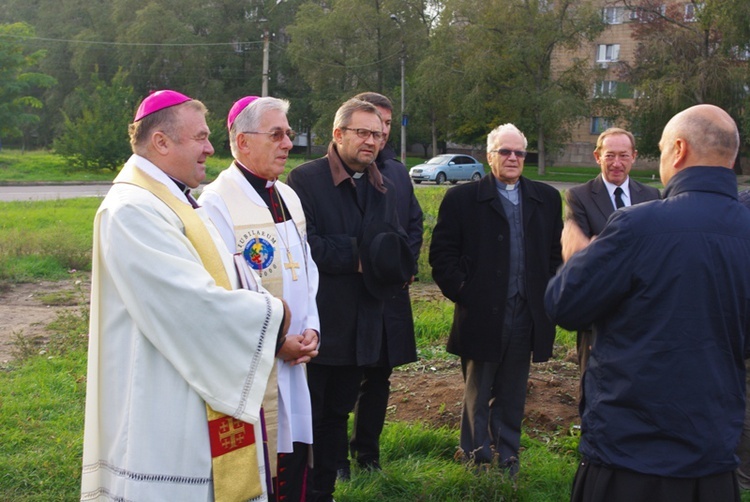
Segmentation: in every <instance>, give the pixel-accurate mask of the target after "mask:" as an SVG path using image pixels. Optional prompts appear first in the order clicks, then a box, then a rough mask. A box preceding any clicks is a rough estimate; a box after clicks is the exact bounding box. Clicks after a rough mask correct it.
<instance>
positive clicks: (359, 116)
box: [287, 99, 414, 502]
mask: <svg viewBox="0 0 750 502" xmlns="http://www.w3.org/2000/svg"><path fill="white" fill-rule="evenodd" d="M382 138H383V124H382V120H381V117H380V113H379V112H378V110H377V108H375V106H374V105H372V104H370V103H366V102H364V101H361V100H358V99H350V100H349V101H347V102H346V103H344V104H343V105H342V106H341V107H340V108H339V109H338V111H337V112H336V116H335V118H334V123H333V141H332V142H331V145H330V146H329V148H328V154H327V155H326V156H325V157H323V158H320V159H317V160H313V161H310V162H307V163H305V164H303V165H301V166H299V167H297V168H296V169H294V170H293V171H292V172H290V173H289V176H288V177H287V184H288V185H289V186H290V187H292V188H293V189H294V191H295V192H297V195H299V198H300V201H301V202H302V208H303V209H304V212H305V217H306V219H307V231H308V236H307V240H308V242H309V245H310V250H311V251H310V252H311V255H312V258H313V260H314V261H315V263H316V265H317V266H318V272H319V274H320V280H319V287H318V296H317V304H318V314H319V316H320V352H319V355H318V357H317V358H316V360H315V364H308V365H307V375H308V384H309V387H310V398H311V402H312V414H313V458H314V460H313V461H314V467H313V469H312V479H311V481H312V485H311V488H310V489H309V490H308V501H326V502H327V501H331V500H333V491H334V487H335V483H336V463H337V457H338V455H339V452H341V450H342V449H345V448H346V442H347V439H348V438H347V419H348V416H349V412H351V411H352V408H353V407H354V403H355V401H356V400H357V392H358V390H359V383H360V381H361V379H362V368H363V367H364V366H370V365H373V364H375V363H377V361H378V360H379V358H380V351H381V347H382V342H383V299H384V298H385V297H387V296H388V295H389V294H390V293H392V292H394V291H398V290H399V289H400V288H401V287H403V286H404V285H405V284H406V283H407V282H408V280H409V278H410V277H411V274H412V269H413V267H414V260H413V258H412V256H411V253H410V251H409V249H408V244H407V242H406V238H405V236H404V234H403V231H402V230H400V228H399V225H398V216H397V214H396V192H395V189H394V188H393V185H392V183H391V182H390V181H388V179H387V178H384V177H383V176H382V175H381V173H380V171H379V170H378V168H377V166H376V165H375V163H374V161H375V157H376V156H377V154H378V152H379V151H380V142H381V140H382ZM374 229H377V230H374ZM375 233H377V235H373V234H375ZM378 242H381V243H384V244H386V243H387V246H386V245H383V246H382V247H381V248H380V249H379V250H378V249H377V248H376V245H377V243H378ZM373 251H374V252H376V253H377V256H374V255H373V254H372V252H373ZM376 259H377V260H378V265H379V266H378V268H377V269H376V267H374V266H372V263H374V262H375V260H376ZM393 276H399V281H400V283H398V284H396V287H395V288H394V287H393V286H394V284H393V283H389V284H380V285H379V284H378V279H382V280H383V281H385V280H386V278H387V279H391V278H392V277H393Z"/></svg>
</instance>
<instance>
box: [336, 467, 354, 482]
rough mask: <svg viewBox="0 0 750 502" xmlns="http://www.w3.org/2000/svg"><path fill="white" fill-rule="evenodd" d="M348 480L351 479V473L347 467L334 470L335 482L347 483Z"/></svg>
mask: <svg viewBox="0 0 750 502" xmlns="http://www.w3.org/2000/svg"><path fill="white" fill-rule="evenodd" d="M350 479H352V471H351V470H350V469H349V467H342V468H341V469H337V470H336V481H349V480H350Z"/></svg>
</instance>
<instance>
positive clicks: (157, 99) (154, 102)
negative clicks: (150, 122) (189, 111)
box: [133, 90, 193, 122]
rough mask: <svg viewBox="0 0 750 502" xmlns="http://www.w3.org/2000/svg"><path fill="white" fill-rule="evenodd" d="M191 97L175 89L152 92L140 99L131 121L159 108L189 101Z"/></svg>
mask: <svg viewBox="0 0 750 502" xmlns="http://www.w3.org/2000/svg"><path fill="white" fill-rule="evenodd" d="M192 99H193V98H189V97H187V96H185V95H184V94H180V93H179V92H177V91H170V90H163V91H156V92H152V93H151V94H149V95H148V96H147V97H146V99H144V100H143V101H141V105H140V106H139V107H138V111H137V112H135V120H134V121H133V122H138V121H139V120H141V119H142V118H143V117H146V116H148V115H151V114H152V113H156V112H158V111H159V110H163V109H165V108H169V107H170V106H176V105H180V104H182V103H184V102H186V101H191V100H192Z"/></svg>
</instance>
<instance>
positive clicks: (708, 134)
mask: <svg viewBox="0 0 750 502" xmlns="http://www.w3.org/2000/svg"><path fill="white" fill-rule="evenodd" d="M739 146H740V137H739V132H738V130H737V125H736V124H735V123H734V120H733V119H732V117H730V116H729V114H728V113H727V112H725V111H724V110H722V109H721V108H719V107H718V106H714V105H696V106H692V107H690V108H688V109H686V110H683V111H681V112H680V113H678V114H677V115H675V116H674V117H672V119H671V120H670V121H669V122H668V123H667V125H666V126H665V127H664V132H663V133H662V136H661V141H660V142H659V149H660V150H661V162H660V168H659V170H660V174H661V179H662V183H663V184H664V185H666V184H667V183H668V182H669V180H670V179H671V178H672V176H674V175H675V174H676V173H677V172H679V171H680V170H682V169H686V168H689V167H693V166H719V167H726V168H727V169H731V168H732V166H733V165H734V161H735V158H736V156H737V151H738V149H739Z"/></svg>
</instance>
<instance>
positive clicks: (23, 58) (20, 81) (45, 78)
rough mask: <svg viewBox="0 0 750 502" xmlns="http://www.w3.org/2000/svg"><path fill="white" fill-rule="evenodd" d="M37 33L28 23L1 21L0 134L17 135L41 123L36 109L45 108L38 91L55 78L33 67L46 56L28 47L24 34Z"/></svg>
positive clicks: (3, 135)
mask: <svg viewBox="0 0 750 502" xmlns="http://www.w3.org/2000/svg"><path fill="white" fill-rule="evenodd" d="M33 35H34V30H33V28H32V27H31V26H29V25H27V24H25V23H14V24H0V138H3V137H4V138H16V137H20V136H22V135H23V132H24V130H27V129H28V128H29V127H31V126H33V125H35V124H37V123H39V116H38V115H37V114H35V113H33V112H34V110H38V109H39V108H42V106H43V104H42V101H41V100H40V99H39V98H38V97H37V96H36V95H35V93H36V92H37V91H38V90H40V89H44V88H47V87H51V86H52V85H54V84H55V79H53V78H52V77H50V76H49V75H45V74H43V73H39V72H34V71H30V69H31V68H32V67H34V66H35V65H36V64H38V63H39V61H40V60H42V59H43V58H44V56H45V53H44V51H32V52H30V51H28V50H27V49H26V47H25V46H24V44H23V38H24V37H30V36H33Z"/></svg>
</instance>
